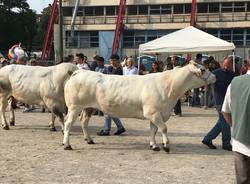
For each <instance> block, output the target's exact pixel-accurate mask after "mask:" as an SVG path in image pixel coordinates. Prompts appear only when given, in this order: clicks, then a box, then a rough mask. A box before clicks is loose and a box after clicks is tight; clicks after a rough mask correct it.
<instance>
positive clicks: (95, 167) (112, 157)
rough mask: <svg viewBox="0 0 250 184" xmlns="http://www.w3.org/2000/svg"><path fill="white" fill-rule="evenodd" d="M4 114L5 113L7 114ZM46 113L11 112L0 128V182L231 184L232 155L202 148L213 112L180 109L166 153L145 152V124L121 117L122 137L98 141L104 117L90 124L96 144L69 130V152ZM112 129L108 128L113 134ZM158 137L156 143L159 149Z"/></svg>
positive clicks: (76, 129)
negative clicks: (12, 118)
mask: <svg viewBox="0 0 250 184" xmlns="http://www.w3.org/2000/svg"><path fill="white" fill-rule="evenodd" d="M7 114H8V113H7ZM49 120H50V114H49V113H40V112H39V111H35V112H32V113H22V112H21V111H20V110H18V111H17V113H16V126H15V127H10V128H11V129H10V130H8V131H6V130H3V129H0V137H1V141H0V183H1V184H5V183H6V184H9V183H11V184H12V183H14V184H22V183H24V184H26V183H28V184H33V183H36V184H40V183H41V184H43V183H52V184H54V183H55V184H57V183H58V184H59V183H60V184H62V183H63V184H64V183H67V184H68V183H73V184H78V183H79V184H82V183H84V184H85V183H86V184H151V183H152V184H175V183H177V184H198V183H201V184H232V183H234V179H235V173H234V165H233V157H232V152H228V151H224V150H222V149H221V137H218V138H217V139H216V141H214V143H215V144H216V145H217V147H218V149H217V150H210V149H208V148H207V147H206V146H204V145H202V144H201V140H202V138H203V137H204V136H205V134H206V133H207V132H208V131H209V130H210V128H211V127H212V126H213V125H214V123H215V121H216V120H217V115H216V112H215V110H214V109H208V110H204V109H202V108H191V107H186V106H185V107H183V117H175V116H172V117H171V118H170V120H169V121H168V122H167V126H168V135H169V139H170V153H169V154H167V153H165V152H164V151H163V150H162V149H161V151H159V152H154V151H152V150H150V149H149V121H146V120H137V119H122V121H123V123H124V126H125V127H126V129H127V131H126V132H125V133H124V135H122V136H113V135H112V136H109V137H100V136H97V135H96V132H97V131H98V130H100V129H101V127H102V125H103V117H98V116H94V117H93V118H92V119H91V120H90V124H89V131H90V133H91V135H92V137H93V139H94V141H95V143H96V144H94V145H88V144H87V143H85V142H84V140H83V134H82V130H81V126H80V122H79V121H77V122H76V123H75V124H74V126H73V128H72V132H71V137H70V138H71V139H70V141H71V145H72V148H73V150H72V151H65V150H63V147H62V145H61V143H62V139H63V135H62V133H61V131H59V130H60V126H59V123H58V121H57V122H56V125H57V130H58V131H57V132H50V131H49V129H48V122H49ZM115 130H116V128H115V127H112V133H113V132H114V131H115ZM161 140H162V139H161V134H160V133H158V134H157V143H158V144H159V145H160V146H161V142H162V141H161Z"/></svg>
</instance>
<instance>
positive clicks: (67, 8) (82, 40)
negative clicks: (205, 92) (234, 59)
mask: <svg viewBox="0 0 250 184" xmlns="http://www.w3.org/2000/svg"><path fill="white" fill-rule="evenodd" d="M191 1H192V0H127V9H126V15H125V19H124V22H125V27H124V32H123V35H122V38H121V49H120V53H122V55H132V56H137V55H138V46H139V44H142V43H145V42H148V41H150V40H153V39H155V38H158V37H160V36H162V35H165V34H168V33H171V32H173V31H175V30H178V29H181V28H184V27H186V26H188V25H189V24H190V16H191ZM74 4H75V0H65V1H64V3H63V15H64V25H65V26H64V29H65V42H64V43H65V51H66V52H65V55H67V54H72V53H77V52H83V53H84V54H86V55H87V56H88V57H91V56H92V55H93V54H100V55H102V56H104V57H105V58H108V57H109V55H110V53H111V50H112V43H113V35H114V30H115V21H116V16H117V12H118V5H119V0H81V1H80V6H79V9H78V13H77V17H76V21H75V32H74V36H73V37H71V34H70V30H71V27H70V23H71V19H72V14H73V10H74ZM196 22H197V25H198V26H199V28H200V29H202V30H205V31H206V32H208V33H210V34H213V35H215V36H217V37H219V38H221V39H224V40H227V41H230V42H234V44H235V45H236V47H237V49H236V54H237V55H240V56H242V57H243V58H246V57H247V56H248V54H249V52H250V1H249V0H244V1H240V0H219V1H214V0H197V15H196ZM164 57H165V56H164Z"/></svg>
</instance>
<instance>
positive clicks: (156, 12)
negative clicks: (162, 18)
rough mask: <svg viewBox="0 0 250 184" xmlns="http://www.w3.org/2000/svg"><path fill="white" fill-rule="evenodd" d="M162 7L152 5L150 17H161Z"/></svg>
mask: <svg viewBox="0 0 250 184" xmlns="http://www.w3.org/2000/svg"><path fill="white" fill-rule="evenodd" d="M160 14H161V6H160V5H151V6H150V15H160Z"/></svg>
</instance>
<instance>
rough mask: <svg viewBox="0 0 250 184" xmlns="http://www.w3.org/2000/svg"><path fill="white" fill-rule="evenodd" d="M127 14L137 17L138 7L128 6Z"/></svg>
mask: <svg viewBox="0 0 250 184" xmlns="http://www.w3.org/2000/svg"><path fill="white" fill-rule="evenodd" d="M127 12H128V15H137V6H136V5H132V6H127Z"/></svg>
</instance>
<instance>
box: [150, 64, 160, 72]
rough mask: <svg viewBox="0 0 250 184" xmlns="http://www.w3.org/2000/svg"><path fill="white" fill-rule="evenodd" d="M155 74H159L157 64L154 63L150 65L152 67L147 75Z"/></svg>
mask: <svg viewBox="0 0 250 184" xmlns="http://www.w3.org/2000/svg"><path fill="white" fill-rule="evenodd" d="M157 72H160V67H159V64H158V62H156V61H155V62H153V63H152V67H151V69H150V71H149V73H157Z"/></svg>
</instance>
